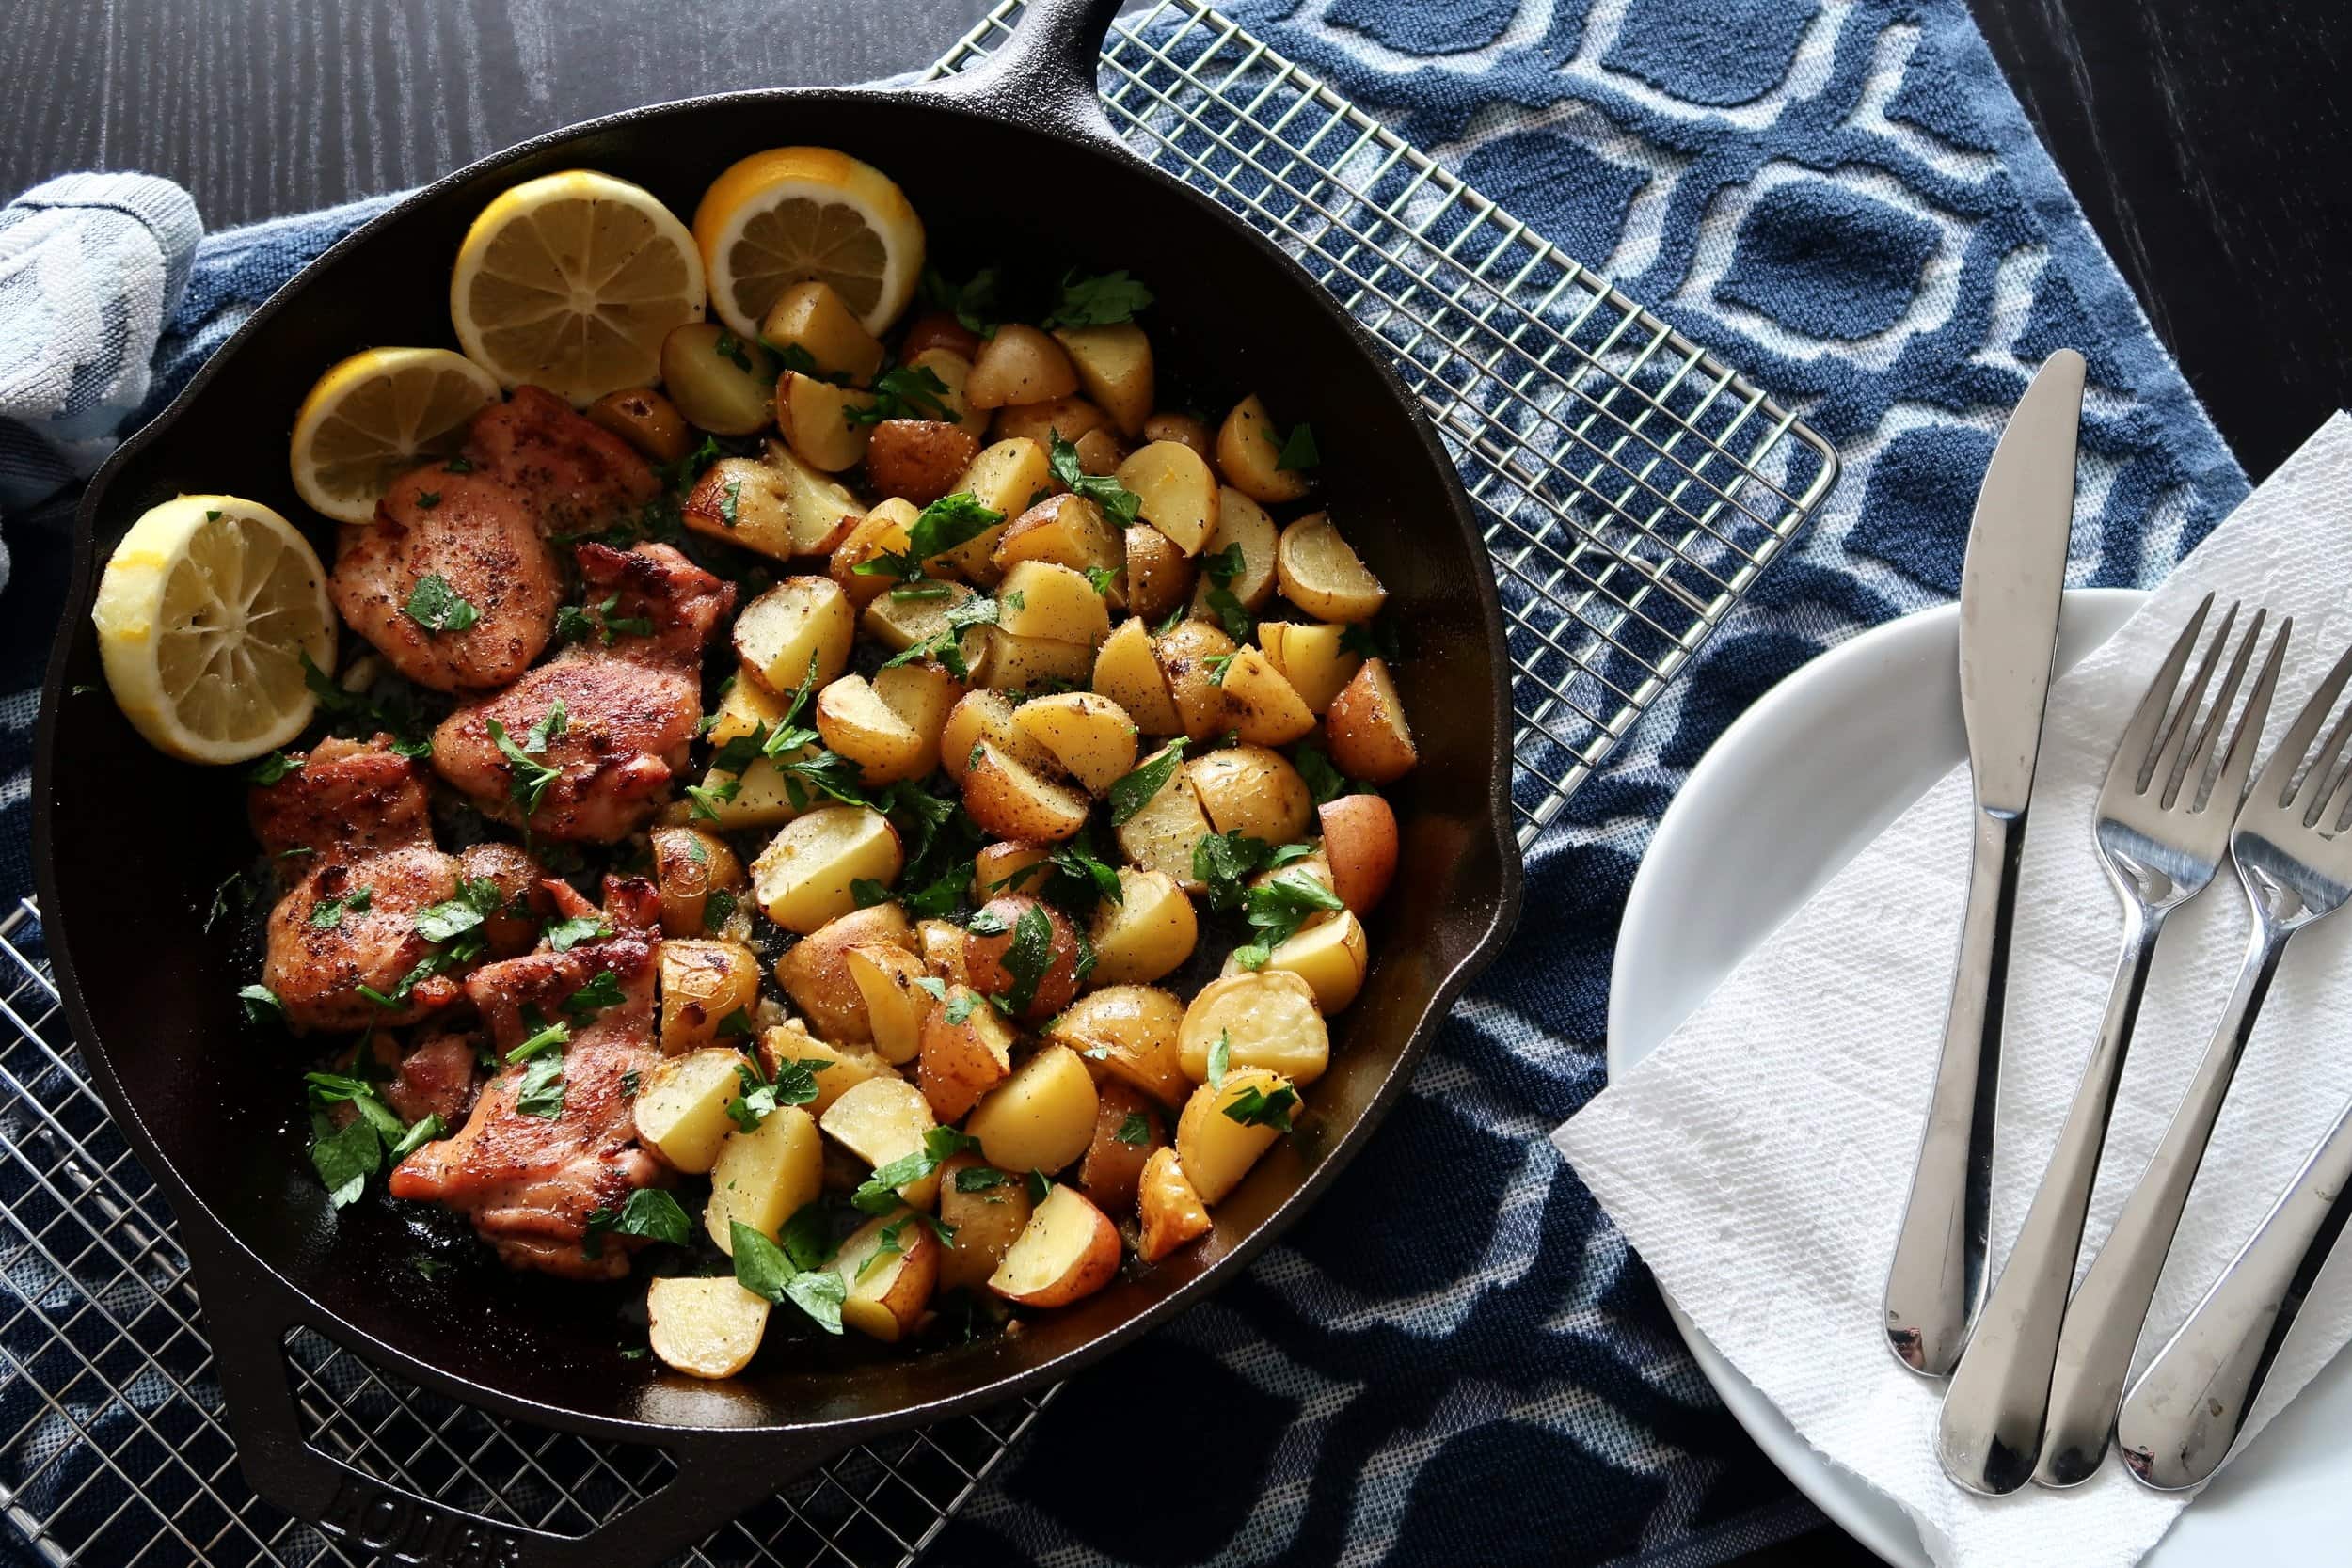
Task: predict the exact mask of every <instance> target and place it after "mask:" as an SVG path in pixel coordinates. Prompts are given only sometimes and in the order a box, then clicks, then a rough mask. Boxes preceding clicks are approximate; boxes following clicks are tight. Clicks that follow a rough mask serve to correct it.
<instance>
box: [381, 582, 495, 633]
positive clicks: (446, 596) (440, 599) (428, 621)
mask: <svg viewBox="0 0 2352 1568" xmlns="http://www.w3.org/2000/svg"><path fill="white" fill-rule="evenodd" d="M401 613H403V614H405V615H406V616H407V617H408V619H410V620H411V621H414V622H416V623H417V625H419V626H422V627H423V628H424V629H425V630H427V631H436V632H437V631H464V630H466V629H468V628H469V627H470V626H472V625H473V624H474V623H475V622H476V621H479V620H481V619H482V612H481V611H480V610H476V609H474V607H473V606H472V605H471V604H469V603H468V602H467V600H466V599H465V598H464V597H463V596H462V595H460V594H458V592H457V590H456V588H455V587H454V586H453V584H452V583H451V582H450V580H449V578H445V577H443V576H441V574H440V573H438V572H428V573H426V574H425V575H424V576H423V577H421V578H418V579H417V585H416V587H414V588H412V589H410V590H409V591H408V602H407V603H406V604H405V605H403V606H401Z"/></svg>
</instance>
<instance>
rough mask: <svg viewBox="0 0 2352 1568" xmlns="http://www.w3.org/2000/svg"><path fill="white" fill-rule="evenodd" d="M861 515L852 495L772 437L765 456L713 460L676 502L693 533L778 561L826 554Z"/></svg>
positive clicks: (679, 514)
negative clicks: (680, 499) (680, 500)
mask: <svg viewBox="0 0 2352 1568" xmlns="http://www.w3.org/2000/svg"><path fill="white" fill-rule="evenodd" d="M865 515H866V509H865V508H864V507H862V506H860V505H859V504H858V502H857V498H856V497H854V496H852V495H850V492H849V491H847V490H845V489H843V488H842V487H841V486H840V485H839V484H837V483H834V481H833V480H832V479H831V478H829V477H827V476H826V475H824V474H821V473H818V471H817V470H816V469H815V468H812V467H809V466H808V465H807V464H805V463H803V462H802V461H801V460H800V459H799V458H798V457H795V456H794V455H793V454H792V449H791V448H789V447H787V446H784V445H781V444H780V443H778V442H774V441H771V442H769V443H768V451H767V455H766V456H765V457H762V458H758V459H753V458H749V457H723V458H721V459H719V461H718V462H716V463H713V464H712V465H711V466H710V467H707V468H706V469H704V470H703V476H702V478H701V479H699V480H697V481H695V482H694V487H693V489H691V490H690V491H688V492H687V496H686V499H685V500H684V501H683V502H682V503H680V505H679V507H678V516H679V518H680V519H681V520H682V521H683V522H684V523H685V524H686V526H687V527H688V528H691V529H692V530H693V531H695V532H697V533H707V534H708V535H710V537H712V538H713V539H723V540H725V541H726V542H727V543H728V544H730V545H739V546H742V547H743V548H745V549H747V550H753V551H756V552H757V553H759V554H761V555H765V556H771V557H773V558H774V559H776V560H778V561H789V560H791V559H792V558H793V557H795V556H803V555H824V554H827V553H829V552H830V551H831V550H832V549H833V547H834V546H835V545H838V544H840V543H841V541H842V540H843V539H845V538H847V537H848V536H849V533H850V530H851V529H852V528H855V527H856V526H857V522H858V519H859V518H861V517H863V516H865Z"/></svg>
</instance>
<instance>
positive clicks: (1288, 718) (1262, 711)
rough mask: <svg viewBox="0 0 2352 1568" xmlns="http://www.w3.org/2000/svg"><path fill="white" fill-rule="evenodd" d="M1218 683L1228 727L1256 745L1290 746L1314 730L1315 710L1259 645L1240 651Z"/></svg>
mask: <svg viewBox="0 0 2352 1568" xmlns="http://www.w3.org/2000/svg"><path fill="white" fill-rule="evenodd" d="M1217 684H1218V687H1219V688H1220V689H1222V690H1223V691H1224V693H1225V720H1226V728H1228V729H1230V730H1232V731H1233V732H1234V734H1235V735H1237V736H1239V737H1240V738H1241V739H1243V740H1244V741H1247V742H1248V744H1250V745H1252V746H1287V745H1289V744H1290V743H1291V742H1292V741H1294V740H1298V739H1302V738H1303V737H1305V736H1309V735H1311V734H1312V733H1313V732H1314V727H1315V715H1314V710H1313V709H1312V708H1311V707H1309V706H1308V705H1307V704H1306V701H1305V699H1303V698H1302V697H1300V696H1299V694H1298V693H1297V691H1296V690H1295V689H1293V688H1292V686H1291V683H1290V682H1288V681H1286V680H1284V679H1283V678H1282V674H1281V672H1280V671H1279V670H1277V669H1275V668H1274V665H1273V662H1272V661H1271V660H1270V659H1268V658H1267V657H1265V655H1263V653H1260V652H1259V651H1258V650H1257V649H1255V648H1241V649H1238V650H1236V651H1235V652H1234V654H1233V657H1232V658H1231V659H1229V660H1227V661H1226V665H1225V671H1224V675H1223V678H1222V679H1220V680H1219V681H1218V683H1217Z"/></svg>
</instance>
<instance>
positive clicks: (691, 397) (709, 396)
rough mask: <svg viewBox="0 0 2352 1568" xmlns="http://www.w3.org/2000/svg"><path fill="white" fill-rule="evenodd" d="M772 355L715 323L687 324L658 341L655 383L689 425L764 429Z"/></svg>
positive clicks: (718, 431)
mask: <svg viewBox="0 0 2352 1568" xmlns="http://www.w3.org/2000/svg"><path fill="white" fill-rule="evenodd" d="M775 379H776V356H774V355H772V354H771V353H769V352H768V351H767V350H766V349H765V348H762V347H761V346H760V345H759V344H757V343H755V342H751V341H747V340H745V339H744V338H741V337H739V336H738V335H737V334H736V333H735V332H734V331H733V330H732V329H731V328H729V327H725V326H722V325H720V324H719V323H717V322H709V321H703V322H688V323H686V324H685V325H682V326H675V327H672V328H671V329H670V335H669V336H668V337H666V338H664V339H662V340H661V386H662V389H663V390H664V391H666V392H667V393H668V394H669V397H670V401H671V402H672V403H673V404H675V405H676V406H677V410H678V412H679V413H680V414H682V415H684V416H685V418H686V419H687V420H688V421H689V422H690V423H692V424H695V425H698V426H700V427H701V428H702V429H704V430H707V431H709V432H710V433H711V434H713V435H714V436H749V435H751V434H752V433H754V432H755V431H760V430H765V429H767V428H768V412H769V410H768V388H770V387H771V386H773V385H774V383H775Z"/></svg>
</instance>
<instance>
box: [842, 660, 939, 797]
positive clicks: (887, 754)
mask: <svg viewBox="0 0 2352 1568" xmlns="http://www.w3.org/2000/svg"><path fill="white" fill-rule="evenodd" d="M900 668H902V669H903V668H905V666H900ZM817 733H818V735H820V736H824V737H825V744H826V745H827V746H829V747H831V748H832V749H833V750H834V751H835V752H839V753H840V754H841V755H843V756H845V757H848V758H849V759H850V761H851V762H854V763H856V764H857V768H858V776H859V777H860V778H862V779H863V780H864V781H865V782H866V784H870V785H872V786H874V787H875V788H880V787H882V785H884V784H897V783H898V781H899V780H900V779H914V778H920V777H922V775H923V774H925V773H928V772H930V768H921V767H918V766H917V765H918V764H919V763H921V761H922V760H923V737H922V736H919V735H917V734H916V733H915V732H914V727H913V726H912V725H910V724H908V723H907V721H905V720H903V719H901V718H899V717H898V714H897V713H896V712H894V711H893V710H892V709H891V706H890V705H889V704H887V703H885V702H883V701H882V698H881V697H880V696H879V695H877V694H876V693H875V690H874V689H873V687H871V686H869V685H868V684H866V677H865V676H864V675H844V676H842V677H841V678H840V679H839V680H837V681H834V682H833V683H832V684H830V685H828V686H827V687H826V688H825V689H823V690H822V691H819V692H818V693H817Z"/></svg>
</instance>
